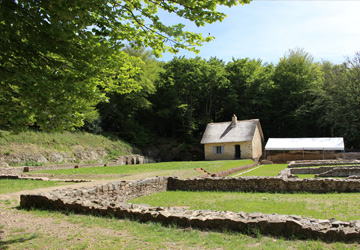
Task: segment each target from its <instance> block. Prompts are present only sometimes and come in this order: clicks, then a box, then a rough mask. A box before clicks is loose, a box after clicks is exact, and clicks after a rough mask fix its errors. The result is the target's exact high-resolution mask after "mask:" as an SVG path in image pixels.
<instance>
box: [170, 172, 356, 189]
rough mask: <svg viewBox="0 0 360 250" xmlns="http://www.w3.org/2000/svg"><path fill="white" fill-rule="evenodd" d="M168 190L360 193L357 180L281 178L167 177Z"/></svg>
mask: <svg viewBox="0 0 360 250" xmlns="http://www.w3.org/2000/svg"><path fill="white" fill-rule="evenodd" d="M168 181H169V184H168V190H172V191H175V190H182V191H242V192H284V193H294V192H312V193H332V192H360V181H359V180H357V179H351V180H350V179H332V178H328V179H325V178H324V179H314V178H313V179H283V178H280V177H251V176H249V177H241V178H235V177H234V178H193V179H178V178H172V177H169V180H168Z"/></svg>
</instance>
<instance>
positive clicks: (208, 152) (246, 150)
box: [204, 141, 253, 160]
mask: <svg viewBox="0 0 360 250" xmlns="http://www.w3.org/2000/svg"><path fill="white" fill-rule="evenodd" d="M235 145H240V150H241V158H242V159H252V158H253V156H252V151H253V150H252V142H251V141H246V142H231V143H209V144H204V147H205V148H204V149H205V150H204V151H205V160H234V159H235ZM213 146H223V147H224V153H223V154H214V153H213Z"/></svg>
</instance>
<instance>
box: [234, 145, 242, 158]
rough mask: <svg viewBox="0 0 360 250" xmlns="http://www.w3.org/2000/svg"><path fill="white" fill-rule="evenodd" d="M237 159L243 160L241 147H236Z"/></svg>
mask: <svg viewBox="0 0 360 250" xmlns="http://www.w3.org/2000/svg"><path fill="white" fill-rule="evenodd" d="M235 159H241V149H240V145H235Z"/></svg>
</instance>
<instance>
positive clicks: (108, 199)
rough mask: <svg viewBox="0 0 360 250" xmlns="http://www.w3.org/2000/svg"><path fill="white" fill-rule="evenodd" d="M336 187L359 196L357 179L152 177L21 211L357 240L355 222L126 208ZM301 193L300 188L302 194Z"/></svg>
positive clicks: (51, 196) (35, 198) (27, 202)
mask: <svg viewBox="0 0 360 250" xmlns="http://www.w3.org/2000/svg"><path fill="white" fill-rule="evenodd" d="M332 188H338V189H339V190H343V191H344V192H346V191H347V192H360V181H359V180H352V181H349V180H321V181H318V180H316V179H310V180H306V179H303V180H295V181H294V180H290V179H289V180H287V179H282V178H279V177H242V178H210V177H209V178H194V179H185V180H182V179H178V178H173V177H156V178H150V179H145V180H139V181H121V182H116V183H110V184H104V185H100V186H96V187H91V188H79V189H58V190H55V191H52V192H50V193H43V194H36V195H31V194H29V195H21V202H20V205H21V207H23V208H27V209H29V208H32V207H36V208H42V209H55V210H66V211H74V212H78V213H86V214H100V215H113V216H115V217H117V218H133V219H136V220H139V221H141V222H145V221H154V222H160V223H163V224H177V225H179V226H182V227H193V228H200V229H206V230H208V229H209V230H224V229H226V230H234V231H240V232H243V233H252V232H255V231H256V230H258V231H259V232H260V233H262V234H269V235H276V236H279V235H283V236H285V237H293V236H296V237H298V238H304V239H306V238H312V239H322V240H329V241H334V240H336V241H351V242H353V241H355V242H360V221H359V220H357V221H350V222H343V221H336V220H335V219H331V220H320V219H309V218H304V217H300V216H293V215H277V214H261V213H244V212H239V213H235V212H228V211H226V212H225V211H210V210H185V209H180V208H171V207H169V208H164V207H151V206H148V205H137V204H129V203H127V201H128V200H130V199H133V198H135V197H139V196H143V195H148V194H151V193H155V192H164V191H167V190H189V191H190V190H191V191H198V190H204V191H205V190H206V191H214V190H221V191H271V189H273V190H272V191H277V190H278V191H284V192H285V191H286V192H287V191H303V190H307V191H314V192H316V191H319V190H321V191H323V192H327V191H329V190H331V189H332ZM302 189H303V190H302Z"/></svg>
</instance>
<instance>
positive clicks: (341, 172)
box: [315, 166, 360, 177]
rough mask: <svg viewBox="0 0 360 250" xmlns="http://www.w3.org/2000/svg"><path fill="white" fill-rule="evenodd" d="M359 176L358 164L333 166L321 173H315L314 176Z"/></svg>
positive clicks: (359, 167)
mask: <svg viewBox="0 0 360 250" xmlns="http://www.w3.org/2000/svg"><path fill="white" fill-rule="evenodd" d="M349 176H360V166H348V167H334V168H332V169H329V170H328V171H325V172H323V173H320V174H317V175H315V177H349Z"/></svg>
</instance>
